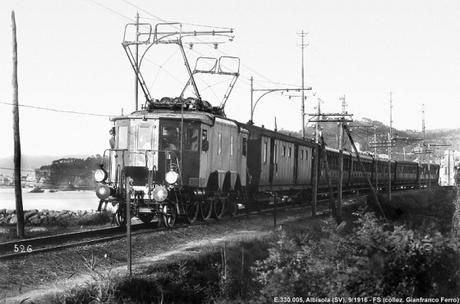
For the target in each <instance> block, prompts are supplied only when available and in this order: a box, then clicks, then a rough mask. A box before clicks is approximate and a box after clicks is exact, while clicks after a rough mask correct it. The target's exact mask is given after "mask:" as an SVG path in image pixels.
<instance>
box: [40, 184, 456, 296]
mask: <svg viewBox="0 0 460 304" xmlns="http://www.w3.org/2000/svg"><path fill="white" fill-rule="evenodd" d="M451 195H452V193H450V194H449V192H447V194H446V195H444V198H445V201H441V202H438V206H439V204H440V205H441V206H440V207H439V209H445V210H450V212H444V211H442V212H439V213H434V214H430V215H429V216H427V217H426V218H425V219H424V220H423V221H420V220H419V218H418V217H417V218H416V220H415V221H414V222H411V221H410V217H405V218H404V220H403V221H400V219H395V221H396V222H390V221H388V220H384V219H379V218H377V217H376V216H375V215H374V214H373V213H372V212H366V211H364V210H360V211H359V212H355V213H354V214H347V217H346V218H347V219H348V220H350V219H352V218H353V219H355V221H354V223H353V224H347V226H352V227H348V228H349V229H339V230H338V228H337V227H336V225H335V222H334V220H333V219H332V218H329V219H314V220H313V221H312V222H310V223H309V224H308V225H305V223H304V222H294V223H290V224H289V225H287V226H285V227H283V228H282V229H280V230H278V231H277V232H276V233H275V234H274V235H272V237H270V238H268V239H264V240H252V241H248V242H243V243H240V244H233V245H225V246H223V247H220V248H213V249H212V250H211V251H208V252H205V253H202V254H200V255H199V256H198V257H196V256H195V257H194V258H182V259H180V260H179V261H177V260H176V261H173V262H170V263H166V262H165V264H162V265H156V266H151V267H149V268H148V269H145V270H144V271H143V272H142V274H141V275H138V276H136V277H134V278H133V279H128V278H124V277H115V278H114V277H104V276H98V277H97V278H96V279H95V280H94V281H93V282H92V283H88V285H87V286H86V287H84V288H77V289H72V290H70V291H68V292H66V293H63V294H59V295H56V296H54V297H53V298H52V299H50V298H47V299H46V302H47V303H93V302H103V303H172V302H174V303H273V297H274V296H285V295H287V296H299V297H304V298H305V297H308V296H315V297H334V296H340V297H346V296H352V297H358V296H370V295H380V296H386V297H401V298H405V297H414V298H415V297H440V296H444V297H454V296H457V295H458V294H459V292H460V271H459V270H460V240H459V236H458V235H456V234H454V233H451V231H452V229H453V228H454V227H451V230H446V227H445V226H443V224H442V222H443V221H442V219H443V220H444V222H445V221H447V220H450V219H452V216H453V212H454V209H453V208H452V205H453V204H452V200H451V198H452V196H451ZM415 197H416V196H415ZM438 197H442V195H441V196H438ZM418 200H420V198H416V199H413V202H414V203H413V204H410V203H407V206H406V207H404V208H406V209H407V208H409V206H411V207H413V206H414V204H417V201H418ZM433 204H434V203H433ZM443 205H445V206H443ZM430 206H431V205H430V203H428V202H427V203H426V206H424V207H425V208H428V209H429V208H430ZM404 208H403V209H404ZM406 209H404V210H406ZM457 211H458V210H457ZM427 213H428V212H427ZM422 214H423V212H420V213H419V215H420V216H422ZM433 218H436V220H433ZM427 223H428V224H429V225H430V226H429V227H430V231H427V230H426V229H425V225H426V224H427ZM417 225H420V226H418V227H417ZM441 230H442V232H441ZM89 264H91V265H92V266H91V267H90V269H95V267H94V264H95V263H92V262H91V263H89ZM91 301H93V302H91Z"/></svg>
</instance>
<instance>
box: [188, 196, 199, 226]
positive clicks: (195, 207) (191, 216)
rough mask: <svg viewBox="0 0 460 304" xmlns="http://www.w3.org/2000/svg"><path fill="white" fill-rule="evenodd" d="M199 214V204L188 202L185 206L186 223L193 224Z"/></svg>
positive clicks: (197, 202)
mask: <svg viewBox="0 0 460 304" xmlns="http://www.w3.org/2000/svg"><path fill="white" fill-rule="evenodd" d="M199 212H200V202H199V201H188V202H187V203H186V205H185V220H186V221H187V223H189V224H193V223H194V222H195V221H196V220H197V218H198V213H199Z"/></svg>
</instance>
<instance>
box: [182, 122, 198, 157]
mask: <svg viewBox="0 0 460 304" xmlns="http://www.w3.org/2000/svg"><path fill="white" fill-rule="evenodd" d="M184 146H185V147H184V149H185V150H189V151H198V128H194V127H188V128H187V130H186V134H185V145H184Z"/></svg>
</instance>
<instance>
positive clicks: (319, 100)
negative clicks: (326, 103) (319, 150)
mask: <svg viewBox="0 0 460 304" xmlns="http://www.w3.org/2000/svg"><path fill="white" fill-rule="evenodd" d="M317 110H318V117H320V115H321V98H319V97H318V105H317ZM315 142H316V143H317V144H318V143H319V122H316V123H315Z"/></svg>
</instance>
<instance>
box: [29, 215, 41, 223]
mask: <svg viewBox="0 0 460 304" xmlns="http://www.w3.org/2000/svg"><path fill="white" fill-rule="evenodd" d="M40 217H41V216H40V213H35V214H34V215H32V216H30V217H29V218H28V219H27V220H28V221H29V222H30V223H32V220H35V219H39V218H40Z"/></svg>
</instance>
